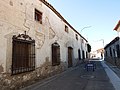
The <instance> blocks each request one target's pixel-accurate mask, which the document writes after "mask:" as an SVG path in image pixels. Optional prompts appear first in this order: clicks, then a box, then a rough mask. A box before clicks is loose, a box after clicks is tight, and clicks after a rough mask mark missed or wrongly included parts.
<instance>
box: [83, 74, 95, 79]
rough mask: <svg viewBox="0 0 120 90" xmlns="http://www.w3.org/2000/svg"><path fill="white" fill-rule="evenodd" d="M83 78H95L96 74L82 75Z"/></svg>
mask: <svg viewBox="0 0 120 90" xmlns="http://www.w3.org/2000/svg"><path fill="white" fill-rule="evenodd" d="M81 78H87V79H91V78H95V76H93V75H82V76H81Z"/></svg>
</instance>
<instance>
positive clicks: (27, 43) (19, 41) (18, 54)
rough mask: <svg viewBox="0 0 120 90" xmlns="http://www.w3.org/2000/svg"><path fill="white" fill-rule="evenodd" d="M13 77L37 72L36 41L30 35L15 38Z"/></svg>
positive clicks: (20, 35)
mask: <svg viewBox="0 0 120 90" xmlns="http://www.w3.org/2000/svg"><path fill="white" fill-rule="evenodd" d="M12 51H13V52H12V75H14V74H19V73H23V72H28V71H32V70H35V40H32V39H31V38H30V37H29V36H28V35H26V33H25V34H19V35H18V36H16V35H14V36H13V50H12Z"/></svg>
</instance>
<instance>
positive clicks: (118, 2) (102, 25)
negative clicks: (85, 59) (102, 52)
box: [48, 0, 120, 50]
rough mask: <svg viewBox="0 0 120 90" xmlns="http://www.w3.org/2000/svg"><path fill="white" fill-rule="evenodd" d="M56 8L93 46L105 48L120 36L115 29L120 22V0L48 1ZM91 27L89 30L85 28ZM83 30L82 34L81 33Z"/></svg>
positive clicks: (93, 47)
mask: <svg viewBox="0 0 120 90" xmlns="http://www.w3.org/2000/svg"><path fill="white" fill-rule="evenodd" d="M48 2H49V3H50V4H51V5H52V6H54V8H55V9H56V10H57V11H58V12H59V13H60V14H61V15H62V16H63V17H64V18H65V19H66V20H67V21H68V22H69V23H70V24H71V25H72V26H73V27H74V28H75V29H76V30H77V31H78V32H79V33H81V34H82V35H83V36H84V37H85V38H86V39H88V42H89V43H90V44H91V46H92V49H93V50H95V49H98V48H101V47H103V43H102V40H101V39H104V44H105V45H106V44H107V43H109V42H110V41H111V40H113V39H114V38H115V37H116V36H117V35H118V34H117V32H116V31H114V30H113V29H114V27H115V26H116V24H117V22H118V21H119V20H120V0H48ZM87 26H91V27H89V28H85V29H83V28H84V27H87ZM81 29H83V30H82V32H81Z"/></svg>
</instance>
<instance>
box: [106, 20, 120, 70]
mask: <svg viewBox="0 0 120 90" xmlns="http://www.w3.org/2000/svg"><path fill="white" fill-rule="evenodd" d="M114 30H116V31H117V32H118V33H119V31H120V20H119V22H118V24H117V25H116V26H115V28H114ZM104 49H105V60H106V61H108V62H110V63H111V64H113V65H115V66H117V67H119V68H120V37H119V35H118V37H116V38H114V39H113V40H112V41H111V42H110V43H109V44H107V45H106V46H105V47H104Z"/></svg>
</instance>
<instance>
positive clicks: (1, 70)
mask: <svg viewBox="0 0 120 90" xmlns="http://www.w3.org/2000/svg"><path fill="white" fill-rule="evenodd" d="M3 71H4V69H3V66H2V64H1V65H0V73H2V72H3Z"/></svg>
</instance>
